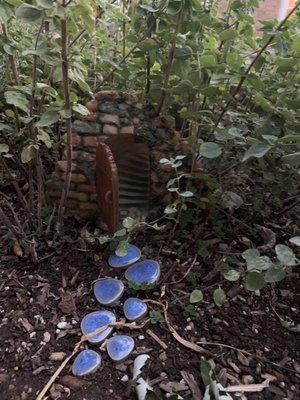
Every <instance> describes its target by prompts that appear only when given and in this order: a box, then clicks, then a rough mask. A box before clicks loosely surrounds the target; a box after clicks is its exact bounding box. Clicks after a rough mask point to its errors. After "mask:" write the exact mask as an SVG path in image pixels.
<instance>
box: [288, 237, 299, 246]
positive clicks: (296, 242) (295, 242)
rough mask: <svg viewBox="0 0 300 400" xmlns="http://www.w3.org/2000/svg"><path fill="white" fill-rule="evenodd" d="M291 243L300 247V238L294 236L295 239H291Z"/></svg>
mask: <svg viewBox="0 0 300 400" xmlns="http://www.w3.org/2000/svg"><path fill="white" fill-rule="evenodd" d="M289 242H290V243H292V244H294V245H296V246H300V236H294V237H292V238H290V239H289Z"/></svg>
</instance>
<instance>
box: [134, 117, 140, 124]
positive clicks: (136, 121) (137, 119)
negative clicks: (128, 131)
mask: <svg viewBox="0 0 300 400" xmlns="http://www.w3.org/2000/svg"><path fill="white" fill-rule="evenodd" d="M132 123H133V125H135V126H138V125H140V123H141V120H140V119H139V118H137V117H134V118H132Z"/></svg>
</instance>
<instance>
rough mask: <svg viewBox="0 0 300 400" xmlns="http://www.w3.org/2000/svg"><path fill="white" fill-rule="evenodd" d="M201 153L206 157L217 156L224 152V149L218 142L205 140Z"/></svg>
mask: <svg viewBox="0 0 300 400" xmlns="http://www.w3.org/2000/svg"><path fill="white" fill-rule="evenodd" d="M199 154H200V155H201V156H203V157H205V158H216V157H219V156H220V155H221V154H222V149H221V147H220V146H219V145H218V144H217V143H213V142H205V143H202V144H201V146H200V150H199Z"/></svg>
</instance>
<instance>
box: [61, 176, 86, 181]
mask: <svg viewBox="0 0 300 400" xmlns="http://www.w3.org/2000/svg"><path fill="white" fill-rule="evenodd" d="M65 177H66V174H63V178H65ZM86 180H87V179H86V177H85V176H84V175H83V174H71V182H74V183H83V182H86Z"/></svg>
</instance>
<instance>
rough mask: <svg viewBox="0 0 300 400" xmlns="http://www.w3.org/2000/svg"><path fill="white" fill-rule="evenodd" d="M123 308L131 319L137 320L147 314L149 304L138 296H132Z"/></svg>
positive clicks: (126, 315)
mask: <svg viewBox="0 0 300 400" xmlns="http://www.w3.org/2000/svg"><path fill="white" fill-rule="evenodd" d="M123 310H124V314H125V317H126V318H127V319H128V320H129V321H135V320H137V319H140V318H142V317H143V316H144V315H146V314H147V311H148V306H147V304H146V303H144V302H143V301H142V300H140V299H138V298H136V297H130V298H129V299H127V300H126V301H125V303H124V306H123Z"/></svg>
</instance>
